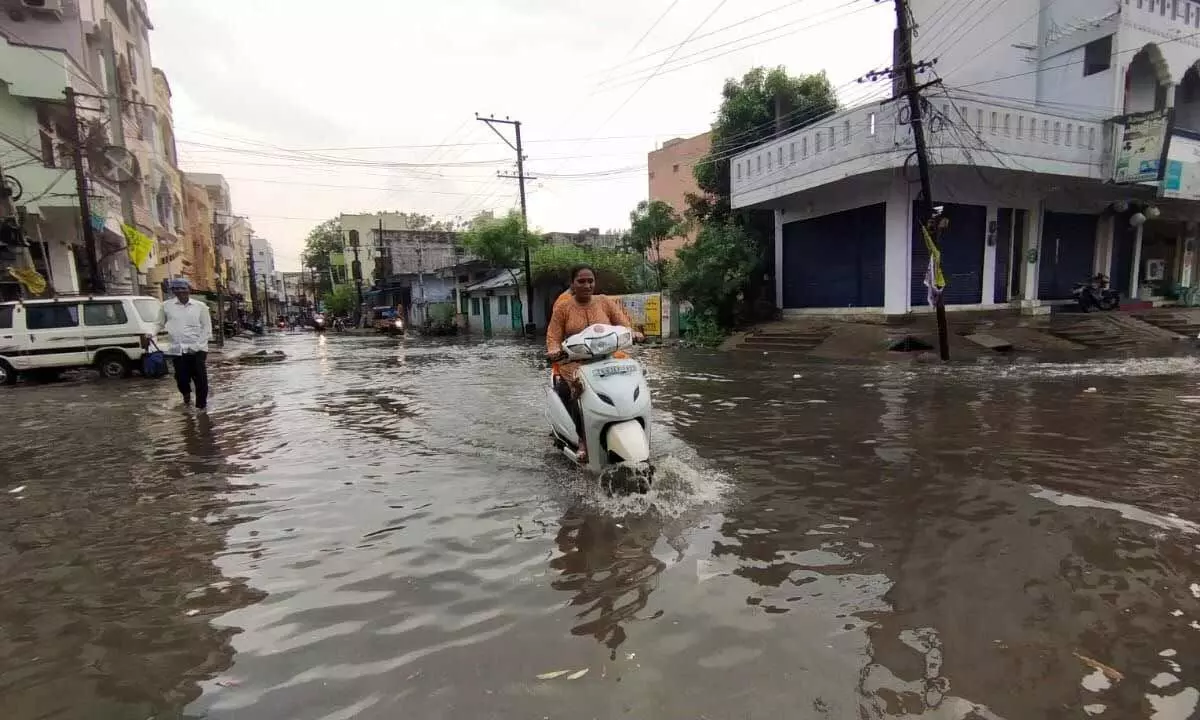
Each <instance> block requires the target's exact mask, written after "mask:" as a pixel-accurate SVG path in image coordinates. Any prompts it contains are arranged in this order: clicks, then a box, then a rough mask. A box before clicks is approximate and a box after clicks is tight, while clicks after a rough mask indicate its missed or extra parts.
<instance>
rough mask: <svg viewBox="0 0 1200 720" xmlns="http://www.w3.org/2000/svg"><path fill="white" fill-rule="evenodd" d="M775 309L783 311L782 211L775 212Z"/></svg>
mask: <svg viewBox="0 0 1200 720" xmlns="http://www.w3.org/2000/svg"><path fill="white" fill-rule="evenodd" d="M775 307H776V308H778V309H780V310H782V309H783V211H782V210H776V211H775Z"/></svg>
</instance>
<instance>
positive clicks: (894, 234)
mask: <svg viewBox="0 0 1200 720" xmlns="http://www.w3.org/2000/svg"><path fill="white" fill-rule="evenodd" d="M911 208H912V203H911V202H910V201H909V197H908V184H907V183H906V182H904V181H903V179H901V178H894V179H893V181H892V186H891V192H890V193H889V194H888V198H887V209H886V210H885V211H884V212H885V215H884V248H883V312H884V313H885V314H887V315H904V314H906V313H908V312H909V310H910V307H911V306H910V303H909V301H910V300H911V299H912V291H911V287H912V270H911V267H910V265H911V263H912V232H913V231H912V215H911Z"/></svg>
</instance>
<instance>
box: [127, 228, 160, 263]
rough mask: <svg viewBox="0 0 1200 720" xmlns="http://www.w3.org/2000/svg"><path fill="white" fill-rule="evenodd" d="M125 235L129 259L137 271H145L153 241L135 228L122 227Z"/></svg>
mask: <svg viewBox="0 0 1200 720" xmlns="http://www.w3.org/2000/svg"><path fill="white" fill-rule="evenodd" d="M121 231H122V232H124V233H125V244H126V245H127V246H128V247H129V259H130V261H132V262H133V264H134V265H136V266H137V269H138V270H145V269H146V268H145V265H146V261H147V260H149V259H150V251H151V250H153V249H154V240H153V239H152V238H151V237H150V236H149V235H146V234H145V233H143V232H141V231H139V230H138V229H137V228H135V227H130V226H129V225H122V226H121Z"/></svg>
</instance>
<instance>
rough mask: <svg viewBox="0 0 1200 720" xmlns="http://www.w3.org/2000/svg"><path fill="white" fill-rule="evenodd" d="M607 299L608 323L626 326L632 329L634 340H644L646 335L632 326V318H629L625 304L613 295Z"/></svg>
mask: <svg viewBox="0 0 1200 720" xmlns="http://www.w3.org/2000/svg"><path fill="white" fill-rule="evenodd" d="M607 300H608V322H609V324H611V325H619V326H621V327H627V328H629V329H630V330H632V331H633V341H634V342H641V341H643V340H645V339H646V336H645V335H643V334H642V333H641V332H640V331H639V330H638V329H637V328H635V327H634V326H633V320H631V319H630V318H629V313H628V312H627V311H626V310H625V305H624V304H623V303H622V302H621V301H620V300H618V299H616V298H614V297H610V298H607Z"/></svg>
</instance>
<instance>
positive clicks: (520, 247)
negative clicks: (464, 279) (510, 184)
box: [462, 210, 541, 285]
mask: <svg viewBox="0 0 1200 720" xmlns="http://www.w3.org/2000/svg"><path fill="white" fill-rule="evenodd" d="M540 243H541V237H540V236H539V235H538V234H537V233H532V232H530V231H529V229H528V228H527V227H525V220H524V219H523V218H522V217H521V214H520V213H518V212H516V211H515V210H514V211H512V212H510V213H509V214H508V215H506V216H504V217H503V218H500V219H498V220H487V221H481V222H478V223H475V225H474V226H473V227H472V228H471V229H470V230H468V231H467V232H465V233H463V235H462V244H463V247H464V248H466V250H467V252H469V253H471V254H472V255H474V256H475V257H477V258H479V259H480V260H482V261H484V262H486V263H487V264H488V265H490V266H491V267H492V268H493V269H496V270H507V271H508V273H509V275H511V276H512V279H513V282H514V283H517V284H518V285H520V283H519V282H518V281H517V274H516V269H517V268H518V267H520V266H521V264H522V263H523V262H524V260H525V248H526V246H527V245H528V247H530V248H531V249H532V248H535V247H537V246H538V245H539V244H540Z"/></svg>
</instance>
